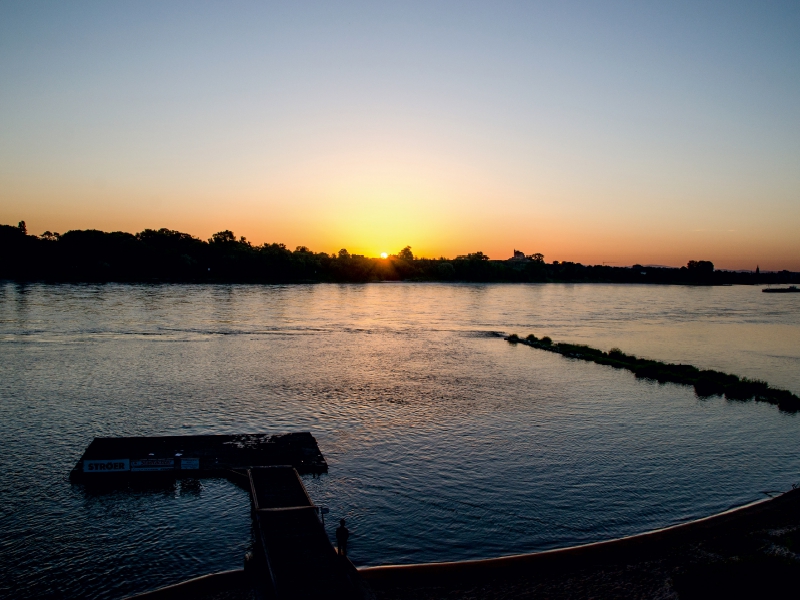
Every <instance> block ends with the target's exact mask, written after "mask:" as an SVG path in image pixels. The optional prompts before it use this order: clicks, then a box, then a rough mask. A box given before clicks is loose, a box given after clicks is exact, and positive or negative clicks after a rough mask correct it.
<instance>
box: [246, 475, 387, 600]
mask: <svg viewBox="0 0 800 600" xmlns="http://www.w3.org/2000/svg"><path fill="white" fill-rule="evenodd" d="M247 476H248V478H249V481H250V499H251V502H252V508H253V520H254V526H255V527H254V528H255V531H256V540H257V541H256V547H255V556H254V561H253V563H254V565H253V566H252V567H250V568H251V569H252V570H253V572H254V573H255V576H254V577H253V580H254V581H256V582H258V584H257V589H256V592H257V593H260V594H261V595H262V596H263V597H265V598H275V599H276V600H282V599H286V600H306V599H307V600H311V599H316V598H333V599H336V600H340V599H341V600H366V599H368V598H371V597H372V595H371V593H370V592H369V590H368V589H367V587H366V586H365V585H364V583H363V582H362V580H361V577H360V575H359V573H358V571H357V570H356V568H355V566H353V564H352V563H351V562H350V561H349V560H348V559H347V558H346V557H345V556H340V555H339V554H338V553H337V551H336V549H335V548H334V547H333V545H332V544H331V542H330V540H329V539H328V535H327V533H326V532H325V527H324V526H323V523H322V521H321V519H322V518H324V517H323V516H322V509H321V508H320V507H317V506H315V505H314V503H313V502H312V501H311V498H310V497H309V495H308V493H307V492H306V488H305V486H304V485H303V482H302V481H301V480H300V477H299V476H298V474H297V471H296V470H295V469H293V468H292V467H260V468H253V469H248V471H247Z"/></svg>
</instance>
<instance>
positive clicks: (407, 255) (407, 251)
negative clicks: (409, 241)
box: [397, 246, 414, 262]
mask: <svg viewBox="0 0 800 600" xmlns="http://www.w3.org/2000/svg"><path fill="white" fill-rule="evenodd" d="M397 258H400V259H402V260H407V261H409V262H410V261H412V260H414V254H413V253H412V252H411V246H406V247H405V248H403V249H402V250H400V252H398V253H397Z"/></svg>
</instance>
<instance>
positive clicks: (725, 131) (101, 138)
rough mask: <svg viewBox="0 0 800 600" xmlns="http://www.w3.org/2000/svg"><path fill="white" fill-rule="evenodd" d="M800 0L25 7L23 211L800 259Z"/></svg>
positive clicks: (12, 8) (18, 44) (11, 123)
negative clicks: (797, 0) (772, 0)
mask: <svg viewBox="0 0 800 600" xmlns="http://www.w3.org/2000/svg"><path fill="white" fill-rule="evenodd" d="M798 32H800V3H798V2H796V1H793V2H770V1H768V0H767V1H753V2H737V1H733V0H729V1H725V2H698V1H693V2H681V1H675V2H642V1H639V2H600V1H594V2H569V1H567V2H535V1H528V2H502V1H498V0H493V1H491V2H436V1H431V0H428V1H424V2H414V1H410V0H405V1H404V2H364V3H361V2H330V1H328V2H303V1H296V2H234V1H228V2H197V1H195V2H177V1H173V2H160V1H159V2H149V1H145V0H137V1H135V2H125V1H119V2H83V1H78V0H75V1H72V2H37V1H29V0H26V1H19V2H9V1H6V0H0V223H7V224H16V223H17V222H18V221H19V220H25V221H26V223H27V226H28V231H29V233H35V234H40V233H42V232H44V231H45V230H49V231H57V232H61V233H63V232H64V231H66V230H69V229H90V228H94V229H103V230H107V231H111V230H122V231H130V232H136V231H141V230H142V229H145V228H161V227H167V228H170V229H177V230H180V231H185V232H188V233H191V234H193V235H196V236H198V237H201V238H204V239H205V238H208V237H210V236H211V234H212V233H214V232H216V231H220V230H224V229H230V230H232V231H234V232H235V233H236V235H237V236H245V237H246V238H247V239H248V240H249V241H251V242H254V243H263V242H281V243H285V244H286V245H287V246H289V247H290V248H294V247H295V246H298V245H305V246H308V247H310V248H311V249H313V250H315V251H325V252H335V251H337V250H339V249H340V248H347V249H348V250H349V251H350V252H352V253H361V254H367V255H369V256H377V255H378V254H380V253H381V252H396V251H398V250H399V249H400V248H402V247H404V246H406V245H410V246H411V247H412V250H413V252H414V253H415V254H416V255H418V256H427V257H438V256H446V257H454V256H455V255H457V254H465V253H467V252H475V251H478V250H480V251H483V252H485V253H486V254H488V255H489V256H490V257H492V258H498V259H502V258H508V257H510V256H511V255H512V251H513V250H514V249H519V250H522V251H524V252H526V253H529V254H530V253H534V252H541V253H543V254H544V255H545V260H547V261H548V262H550V261H552V260H560V261H564V260H570V261H576V262H582V263H584V264H600V263H606V264H611V265H630V264H634V263H641V264H662V265H682V264H685V263H686V262H687V261H688V260H711V261H713V262H714V263H715V265H716V266H717V267H718V268H729V269H754V268H755V267H756V265H759V266H760V267H761V269H762V270H763V269H791V270H796V271H800V235H799V233H800V34H798Z"/></svg>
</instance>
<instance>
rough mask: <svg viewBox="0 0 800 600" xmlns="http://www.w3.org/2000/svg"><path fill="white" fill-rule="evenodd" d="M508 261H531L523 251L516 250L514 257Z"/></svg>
mask: <svg viewBox="0 0 800 600" xmlns="http://www.w3.org/2000/svg"><path fill="white" fill-rule="evenodd" d="M508 260H530V259H529V258H528V257H527V256H525V253H524V252H522V251H521V250H517V249H514V256H513V257H512V258H509V259H508Z"/></svg>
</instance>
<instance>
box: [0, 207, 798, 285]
mask: <svg viewBox="0 0 800 600" xmlns="http://www.w3.org/2000/svg"><path fill="white" fill-rule="evenodd" d="M0 279H11V280H14V281H19V282H22V281H45V282H73V283H79V282H80V283H89V282H91V283H100V282H112V281H113V282H120V283H150V282H162V283H166V282H172V283H302V282H320V283H322V282H331V283H368V282H375V281H440V282H471V283H477V282H481V283H550V282H558V283H648V284H688V285H733V284H745V285H763V284H767V285H770V284H785V283H798V282H800V273H794V272H791V271H787V270H783V271H770V272H766V271H765V272H759V271H758V268H756V271H755V272H752V271H728V270H718V269H716V270H715V269H714V264H713V263H712V262H710V261H706V260H699V261H698V260H692V261H689V262H688V263H687V264H686V266H682V267H664V266H653V265H649V266H648V265H640V264H635V265H632V266H624V267H623V266H619V267H618V266H610V265H584V264H581V263H578V262H571V261H557V260H555V261H552V262H545V260H544V255H542V254H540V253H535V254H531V255H525V254H523V253H521V252H518V251H515V252H514V257H513V258H510V259H508V260H493V259H490V258H489V257H488V256H487V255H486V254H484V253H483V252H480V251H478V252H472V253H468V254H464V255H459V256H457V257H456V258H444V257H440V258H422V257H419V256H414V254H413V253H412V251H411V247H409V246H407V247H405V248H403V249H402V250H400V251H398V252H397V254H392V255H388V256H386V258H371V257H367V256H363V255H358V254H350V253H349V252H348V251H347V249H345V248H342V249H340V250H339V251H338V252H336V253H333V254H329V253H327V252H315V251H312V250H311V249H309V248H307V247H306V246H298V247H296V248H295V249H294V250H291V249H289V248H287V247H286V245H285V244H280V243H271V244H269V243H266V244H253V243H251V242H249V241H248V240H246V239H245V238H243V237H239V238H237V237H236V236H235V235H234V234H233V232H232V231H227V230H226V231H220V232H218V233H215V234H214V235H213V236H212V237H211V238H210V239H208V240H201V239H199V238H196V237H194V236H192V235H190V234H188V233H183V232H180V231H173V230H170V229H166V228H162V229H158V230H155V229H145V230H144V231H140V232H139V233H136V234H133V233H128V232H124V231H114V232H105V231H99V230H94V229H86V230H72V231H67V232H66V233H64V234H63V235H61V234H58V233H52V232H45V233H44V234H42V235H41V236H35V235H29V234H28V232H27V227H26V225H25V222H24V221H21V222H20V223H19V225H18V226H16V227H14V226H11V225H0Z"/></svg>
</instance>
